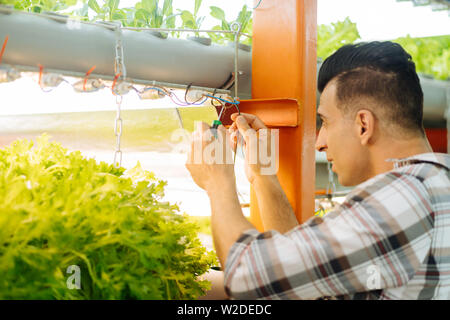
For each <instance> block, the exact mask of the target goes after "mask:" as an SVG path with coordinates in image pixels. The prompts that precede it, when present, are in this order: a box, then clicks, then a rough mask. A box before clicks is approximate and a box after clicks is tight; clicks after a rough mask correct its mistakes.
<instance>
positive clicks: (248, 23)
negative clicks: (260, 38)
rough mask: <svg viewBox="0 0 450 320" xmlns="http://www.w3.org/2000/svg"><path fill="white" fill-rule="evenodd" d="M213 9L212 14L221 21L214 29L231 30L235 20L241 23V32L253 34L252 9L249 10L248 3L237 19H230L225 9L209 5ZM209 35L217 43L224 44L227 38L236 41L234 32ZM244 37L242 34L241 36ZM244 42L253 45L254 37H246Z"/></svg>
mask: <svg viewBox="0 0 450 320" xmlns="http://www.w3.org/2000/svg"><path fill="white" fill-rule="evenodd" d="M209 8H210V9H211V12H210V15H211V17H213V18H215V19H217V20H219V21H220V25H216V26H214V27H213V28H212V29H213V30H226V31H230V30H231V24H232V23H233V22H238V23H239V24H240V25H241V32H242V33H246V34H252V22H253V21H252V18H251V17H252V11H250V10H248V8H247V5H244V6H243V7H242V9H241V11H239V13H238V16H237V18H236V20H233V21H228V20H227V19H226V17H225V11H223V10H222V9H221V8H219V7H216V6H211V7H209ZM208 34H209V37H210V38H211V39H212V40H213V41H214V42H216V43H220V44H223V43H225V42H226V41H227V40H228V41H231V42H234V41H235V39H234V34H232V33H212V32H210V33H208ZM241 37H242V36H241ZM242 43H244V44H247V45H251V44H252V38H248V37H244V39H243V40H242Z"/></svg>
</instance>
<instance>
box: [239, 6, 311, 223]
mask: <svg viewBox="0 0 450 320" xmlns="http://www.w3.org/2000/svg"><path fill="white" fill-rule="evenodd" d="M256 2H258V1H255V3H256ZM316 11H317V0H263V1H262V2H261V4H260V6H259V7H258V8H257V9H256V10H255V11H254V16H253V58H252V96H253V99H255V100H269V99H281V98H282V99H288V100H292V99H294V100H296V102H297V104H296V106H297V108H298V112H297V114H296V115H295V114H294V115H293V113H292V112H290V111H289V110H288V111H287V112H290V113H289V115H286V117H291V120H292V117H294V118H293V121H294V123H293V125H292V123H290V121H285V120H286V119H285V118H286V117H284V116H283V115H285V113H286V110H283V108H281V109H279V108H277V104H276V103H274V105H273V107H272V108H267V107H265V108H264V110H262V109H261V108H260V109H259V110H258V102H257V101H255V102H253V103H252V101H251V100H250V101H246V103H245V104H247V105H248V106H247V107H246V106H245V104H243V105H242V109H243V112H245V111H246V110H248V108H250V109H251V113H253V114H256V115H259V114H261V116H263V117H264V118H267V117H272V118H274V119H281V120H280V121H282V123H280V125H281V126H280V127H279V128H280V135H279V137H280V149H279V151H280V159H279V160H280V162H279V172H278V178H279V180H280V183H281V186H282V187H283V189H284V191H285V192H286V195H287V197H288V199H289V201H290V203H291V205H292V207H293V208H294V211H295V213H296V215H297V219H298V220H299V221H300V222H303V221H305V220H306V219H308V218H309V217H311V216H312V215H313V214H314V189H315V152H314V143H315V138H316V127H315V123H316V108H315V102H316V62H317V56H316V42H317V36H316V32H317V31H316V30H317V17H316V15H317V13H316ZM267 102H270V101H267ZM249 111H250V110H249ZM295 116H296V119H295ZM276 127H278V126H276ZM250 212H251V220H252V222H254V223H255V225H256V226H257V227H258V228H259V229H260V230H262V229H263V226H262V223H261V219H260V217H259V212H258V206H257V202H256V197H255V194H254V192H253V191H252V192H251V204H250Z"/></svg>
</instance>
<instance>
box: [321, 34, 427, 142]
mask: <svg viewBox="0 0 450 320" xmlns="http://www.w3.org/2000/svg"><path fill="white" fill-rule="evenodd" d="M332 80H333V81H336V89H337V91H336V96H337V101H338V108H339V109H340V110H341V111H343V112H344V113H345V114H349V113H350V114H354V112H357V111H358V110H355V109H356V108H359V106H360V105H358V103H359V104H361V101H364V99H371V101H374V102H376V104H377V105H378V106H381V107H380V108H377V109H378V110H371V111H372V112H374V113H375V114H376V115H378V116H380V117H381V115H382V117H383V120H387V121H389V122H390V124H396V125H397V126H399V127H401V128H403V129H405V131H407V132H420V133H422V135H423V134H424V129H423V92H422V88H421V86H420V81H419V77H418V76H417V73H416V67H415V64H414V62H413V61H412V58H411V56H410V55H409V54H408V53H407V52H406V51H405V50H404V49H403V48H402V47H401V46H400V45H399V44H397V43H393V42H390V41H384V42H378V41H374V42H364V43H358V44H351V45H345V46H343V47H341V48H340V49H339V50H337V51H336V52H335V53H334V54H332V55H331V56H330V57H328V58H327V59H326V60H325V61H324V62H323V64H322V67H321V68H320V71H319V77H318V89H319V92H320V93H322V91H323V90H324V89H325V87H326V85H327V84H328V83H329V82H330V81H332ZM355 102H356V105H355Z"/></svg>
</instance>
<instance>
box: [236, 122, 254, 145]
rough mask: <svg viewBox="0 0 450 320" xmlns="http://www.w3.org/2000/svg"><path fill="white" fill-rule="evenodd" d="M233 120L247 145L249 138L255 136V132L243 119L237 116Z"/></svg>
mask: <svg viewBox="0 0 450 320" xmlns="http://www.w3.org/2000/svg"><path fill="white" fill-rule="evenodd" d="M235 119H236V121H235V123H236V126H237V128H238V130H239V133H240V134H241V135H242V136H243V137H244V140H245V142H246V143H248V140H249V136H250V135H252V134H255V133H256V131H255V130H254V129H253V128H251V127H250V125H249V124H248V122H247V120H246V119H245V117H243V116H237V117H236V118H235Z"/></svg>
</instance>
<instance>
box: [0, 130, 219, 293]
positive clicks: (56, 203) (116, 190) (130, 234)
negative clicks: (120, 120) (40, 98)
mask: <svg viewBox="0 0 450 320" xmlns="http://www.w3.org/2000/svg"><path fill="white" fill-rule="evenodd" d="M164 186H165V182H163V181H159V180H157V179H156V178H155V177H154V175H153V174H152V173H150V172H148V171H145V170H143V169H142V168H141V167H140V165H137V166H136V167H135V168H133V169H131V170H129V171H125V169H124V168H115V167H114V166H112V165H109V164H107V163H105V162H100V163H97V162H96V161H95V160H94V159H86V158H84V157H83V156H82V154H81V153H80V152H78V151H77V152H71V153H69V152H68V151H67V150H66V149H65V148H63V147H62V146H61V145H60V144H58V143H55V142H49V141H48V137H47V136H45V135H44V136H41V137H39V138H38V139H37V142H36V143H34V142H33V141H29V140H17V141H15V142H13V143H12V144H11V145H10V146H7V147H5V148H3V149H0V230H1V232H0V299H195V298H197V297H198V296H200V295H202V294H203V293H204V291H205V290H206V289H208V288H209V285H210V284H209V282H207V281H206V280H201V279H200V276H201V275H202V274H204V273H205V272H207V271H208V270H209V269H210V268H211V266H212V265H214V264H215V262H216V261H215V256H214V254H213V252H207V251H206V249H205V248H204V247H203V246H202V245H201V243H200V240H199V239H198V238H197V226H196V224H194V223H192V222H191V221H190V220H188V219H187V218H186V216H184V215H180V214H178V213H177V211H178V208H177V206H175V205H171V204H169V203H165V202H162V201H161V197H162V196H163V194H164ZM71 266H72V267H71ZM73 266H75V268H79V271H80V273H79V275H80V287H81V288H80V289H76V288H75V289H73V283H72V282H71V281H72V280H73V278H71V276H73V275H72V274H71V270H72V269H71V268H74V267H73ZM75 283H76V282H75ZM71 286H72V289H71V288H70V287H71Z"/></svg>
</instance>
